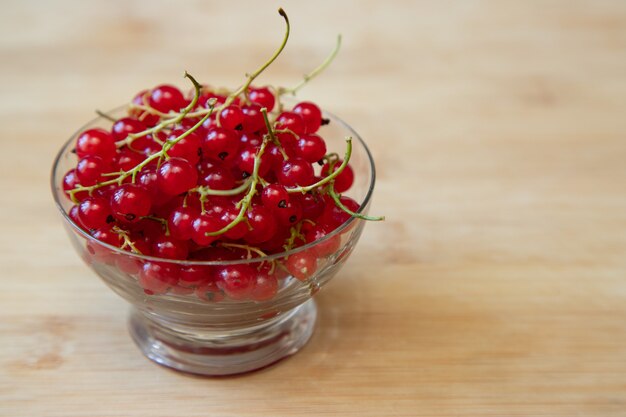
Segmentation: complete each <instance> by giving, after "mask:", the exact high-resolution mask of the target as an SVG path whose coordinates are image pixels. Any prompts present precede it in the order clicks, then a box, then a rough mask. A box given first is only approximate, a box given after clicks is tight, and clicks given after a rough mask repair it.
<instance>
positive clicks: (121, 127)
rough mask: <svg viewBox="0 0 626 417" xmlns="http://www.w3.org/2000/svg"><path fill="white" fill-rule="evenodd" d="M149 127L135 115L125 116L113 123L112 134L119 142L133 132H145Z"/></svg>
mask: <svg viewBox="0 0 626 417" xmlns="http://www.w3.org/2000/svg"><path fill="white" fill-rule="evenodd" d="M147 128H148V127H147V126H146V125H145V124H144V123H142V122H141V121H139V120H137V119H135V118H134V117H124V118H121V119H119V120H118V121H116V122H115V123H113V126H112V127H111V136H113V139H114V140H115V141H116V142H117V141H119V140H124V139H126V138H127V137H128V135H129V134H131V133H139V132H143V131H144V130H146V129H147Z"/></svg>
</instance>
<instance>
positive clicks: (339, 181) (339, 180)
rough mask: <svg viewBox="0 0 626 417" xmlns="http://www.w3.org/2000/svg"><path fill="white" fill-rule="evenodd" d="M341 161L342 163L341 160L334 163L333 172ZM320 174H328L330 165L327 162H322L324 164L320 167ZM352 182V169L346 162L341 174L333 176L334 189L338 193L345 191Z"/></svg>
mask: <svg viewBox="0 0 626 417" xmlns="http://www.w3.org/2000/svg"><path fill="white" fill-rule="evenodd" d="M341 163H342V161H341V160H339V161H337V162H336V163H335V167H334V169H333V172H334V171H337V169H338V168H339V166H340V165H341ZM322 175H323V176H328V175H330V165H329V164H328V163H326V164H324V166H323V167H322ZM353 182H354V172H353V171H352V168H350V165H349V164H348V165H346V167H345V168H344V169H343V171H341V174H339V175H337V176H336V177H335V191H337V192H338V193H345V192H346V191H348V190H349V189H350V187H352V183H353Z"/></svg>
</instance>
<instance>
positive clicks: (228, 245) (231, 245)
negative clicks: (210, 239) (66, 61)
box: [220, 242, 267, 259]
mask: <svg viewBox="0 0 626 417" xmlns="http://www.w3.org/2000/svg"><path fill="white" fill-rule="evenodd" d="M220 246H222V247H224V248H236V249H245V250H247V251H248V259H252V256H251V252H254V253H256V254H257V255H259V256H260V257H262V258H264V257H266V256H267V253H265V252H263V251H262V250H261V249H259V248H255V247H254V246H249V245H241V244H238V243H227V242H222V243H220Z"/></svg>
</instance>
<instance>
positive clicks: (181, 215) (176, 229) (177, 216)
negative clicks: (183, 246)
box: [167, 206, 200, 240]
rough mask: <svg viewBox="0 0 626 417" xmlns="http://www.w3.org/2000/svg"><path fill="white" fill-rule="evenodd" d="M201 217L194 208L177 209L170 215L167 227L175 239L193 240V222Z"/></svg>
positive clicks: (181, 207)
mask: <svg viewBox="0 0 626 417" xmlns="http://www.w3.org/2000/svg"><path fill="white" fill-rule="evenodd" d="M199 215H200V213H199V212H198V210H197V209H195V208H193V207H183V206H180V207H177V208H175V209H174V210H172V212H171V213H170V215H169V217H168V219H167V226H168V228H169V231H170V234H171V235H172V237H173V238H175V239H179V240H188V239H191V236H192V234H193V222H194V220H195V219H196V218H197V217H198V216H199Z"/></svg>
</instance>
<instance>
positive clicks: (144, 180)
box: [137, 167, 170, 206]
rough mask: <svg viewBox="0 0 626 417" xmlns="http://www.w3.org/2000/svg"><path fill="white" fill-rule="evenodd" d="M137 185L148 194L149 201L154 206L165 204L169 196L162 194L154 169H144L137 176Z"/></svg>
mask: <svg viewBox="0 0 626 417" xmlns="http://www.w3.org/2000/svg"><path fill="white" fill-rule="evenodd" d="M137 184H139V185H141V186H142V187H143V188H144V189H145V190H146V191H147V192H148V194H150V201H152V204H153V205H154V206H161V205H163V204H164V203H166V202H167V201H168V200H169V199H170V196H168V195H166V194H163V192H162V191H161V189H160V188H159V184H158V179H157V172H156V168H155V167H145V168H144V169H142V170H141V171H140V172H139V175H137Z"/></svg>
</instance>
